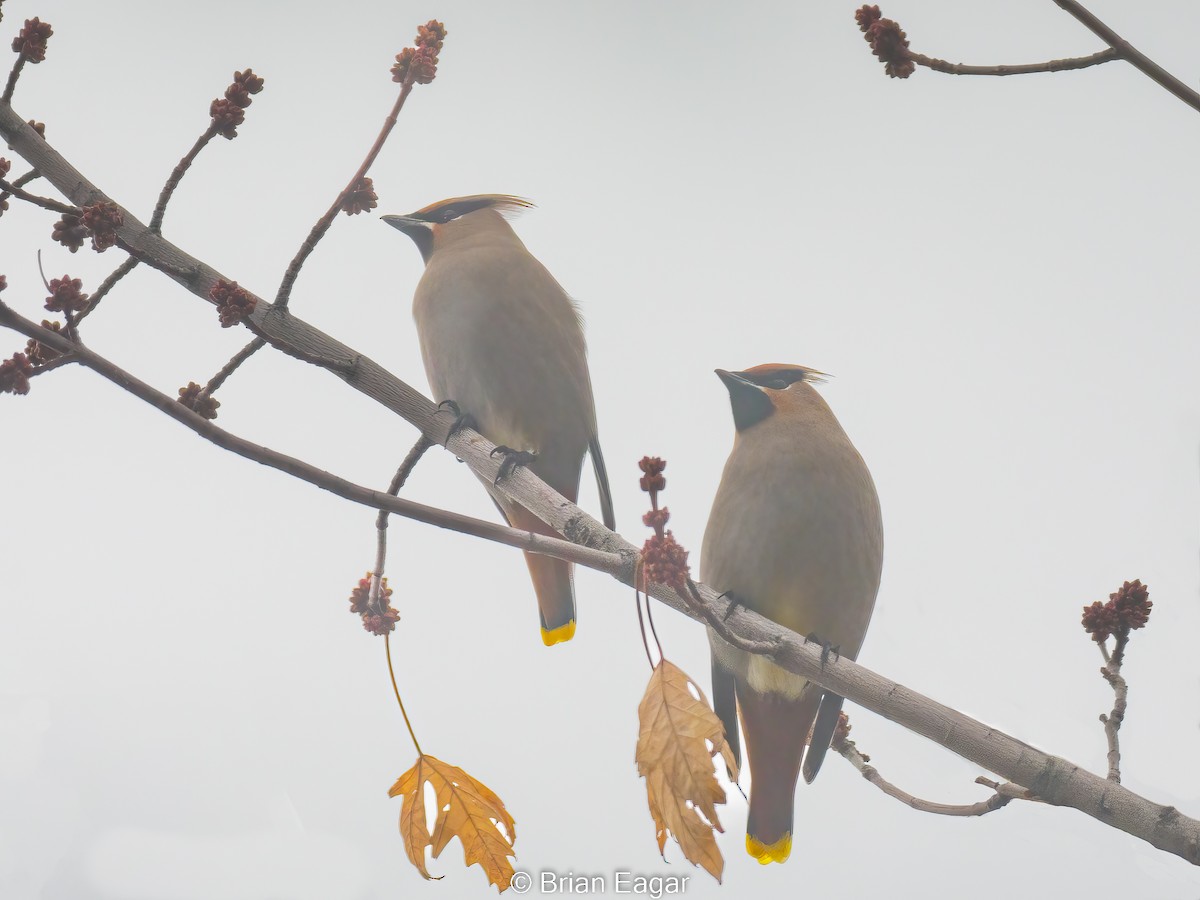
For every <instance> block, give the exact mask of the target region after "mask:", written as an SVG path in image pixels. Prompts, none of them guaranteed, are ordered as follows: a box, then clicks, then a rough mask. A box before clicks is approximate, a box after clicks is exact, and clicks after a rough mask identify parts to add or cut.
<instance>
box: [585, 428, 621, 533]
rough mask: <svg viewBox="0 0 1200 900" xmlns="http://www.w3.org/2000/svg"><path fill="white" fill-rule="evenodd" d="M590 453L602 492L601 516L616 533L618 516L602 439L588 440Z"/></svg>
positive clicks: (606, 525)
mask: <svg viewBox="0 0 1200 900" xmlns="http://www.w3.org/2000/svg"><path fill="white" fill-rule="evenodd" d="M588 453H590V454H591V457H592V469H593V470H594V471H595V473H596V487H597V488H599V490H600V515H601V517H602V518H603V519H604V527H605V528H607V529H608V530H609V531H616V529H617V516H616V513H614V512H613V501H612V488H610V487H609V486H608V469H606V468H605V467H604V454H603V453H601V452H600V439H599V438H598V437H596V436H595V435H594V434H593V435H592V436H591V437H589V438H588Z"/></svg>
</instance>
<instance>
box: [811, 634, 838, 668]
mask: <svg viewBox="0 0 1200 900" xmlns="http://www.w3.org/2000/svg"><path fill="white" fill-rule="evenodd" d="M804 643H806V644H810V643H811V644H820V645H821V668H822V669H824V668H825V664H826V663H827V662H829V657H830V656H831V655H832V656H833V657H835V658H836V659H841V658H842V647H841V645H840V644H839V645H838V646H836V647H835V646H833V645H832V644H830V643H829V641H824V640H821V638H820V637H818V636H817V635H816V634H815V633H812V634H809V635H807V636H805V638H804Z"/></svg>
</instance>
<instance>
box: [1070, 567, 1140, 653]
mask: <svg viewBox="0 0 1200 900" xmlns="http://www.w3.org/2000/svg"><path fill="white" fill-rule="evenodd" d="M1153 606H1154V603H1153V602H1152V601H1151V600H1150V589H1149V588H1147V587H1146V586H1145V585H1144V584H1142V582H1141V579H1135V580H1133V581H1126V582H1125V583H1124V584H1123V585H1121V588H1120V590H1118V591H1115V592H1114V593H1111V594H1109V595H1108V602H1107V603H1101V602H1100V601H1099V600H1097V601H1096V602H1095V603H1093V604H1092V605H1091V606H1085V607H1084V608H1083V630H1084V631H1086V632H1087V633H1088V634H1090V635H1091V636H1092V640H1093V641H1095V642H1096V643H1097V644H1102V643H1104V642H1105V641H1106V640H1108V636H1109V635H1110V634H1111V635H1115V636H1116V638H1117V644H1118V646H1120V645H1122V644H1124V643H1125V641H1127V640H1129V632H1130V631H1131V630H1133V629H1135V628H1143V627H1145V625H1146V623H1147V622H1148V621H1149V620H1150V610H1151V609H1152V608H1153Z"/></svg>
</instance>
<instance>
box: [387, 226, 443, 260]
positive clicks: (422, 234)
mask: <svg viewBox="0 0 1200 900" xmlns="http://www.w3.org/2000/svg"><path fill="white" fill-rule="evenodd" d="M379 218H381V219H382V220H383V221H384V222H387V223H388V224H389V225H391V226H392V227H393V228H395V229H396V230H397V231H402V232H404V233H405V234H407V235H408V236H409V237H410V238H412V242H413V243H414V244H416V245H417V249H418V250H420V251H421V259H423V260H425V262H426V263H428V262H429V257H431V256H432V255H433V229H432V228H431V227H430V224H429V223H428V222H426V221H425V220H424V219H417V218H414V217H413V216H380V217H379Z"/></svg>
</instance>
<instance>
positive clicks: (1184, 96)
mask: <svg viewBox="0 0 1200 900" xmlns="http://www.w3.org/2000/svg"><path fill="white" fill-rule="evenodd" d="M1054 2H1055V3H1057V4H1058V5H1059V6H1060V7H1061V8H1062V9H1064V10H1066V11H1067V12H1069V13H1070V14H1071V15H1073V16H1074V17H1075V18H1076V19H1078V20H1079V21H1080V22H1082V23H1083V24H1084V25H1085V26H1086V27H1087V28H1088V29H1090V30H1091V32H1092V33H1093V34H1095V35H1096V36H1097V37H1099V38H1100V40H1102V41H1104V43H1106V44H1108V46H1110V47H1112V48H1113V49H1114V50H1116V51H1117V52H1118V53H1119V54H1120V55H1121V58H1122V59H1124V60H1126V61H1127V62H1128V63H1129V64H1130V65H1132V66H1133V67H1134V68H1135V69H1138V70H1139V71H1141V72H1142V73H1143V74H1144V75H1146V76H1147V77H1148V78H1150V79H1151V80H1152V81H1154V82H1155V83H1156V84H1158V85H1159V86H1160V87H1162V88H1165V89H1166V90H1168V91H1170V92H1171V93H1172V94H1174V95H1175V96H1176V97H1178V98H1179V99H1180V100H1182V101H1183V102H1184V103H1186V104H1187V105H1188V106H1190V107H1191V108H1192V109H1194V110H1196V111H1197V112H1200V93H1197V92H1196V91H1194V90H1192V89H1191V88H1190V87H1188V86H1187V85H1186V84H1184V83H1183V82H1182V81H1180V80H1179V79H1178V78H1176V77H1175V76H1174V75H1172V74H1171V73H1170V72H1168V71H1167V70H1166V69H1164V68H1163V67H1162V66H1160V65H1159V64H1158V63H1156V62H1155V61H1154V60H1152V59H1151V58H1150V57H1148V56H1146V54H1144V53H1142V52H1141V51H1140V50H1138V49H1137V48H1136V47H1134V46H1133V45H1132V44H1130V43H1129V41H1127V40H1125V39H1124V38H1123V37H1121V36H1120V35H1119V34H1117V33H1116V32H1115V31H1113V30H1112V29H1111V28H1109V27H1108V26H1107V25H1105V24H1104V23H1103V22H1101V21H1100V20H1099V19H1097V18H1096V17H1095V16H1094V15H1092V13H1091V12H1090V11H1089V10H1088V9H1086V8H1085V7H1084V6H1083V4H1082V3H1077V2H1076V0H1054Z"/></svg>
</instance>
